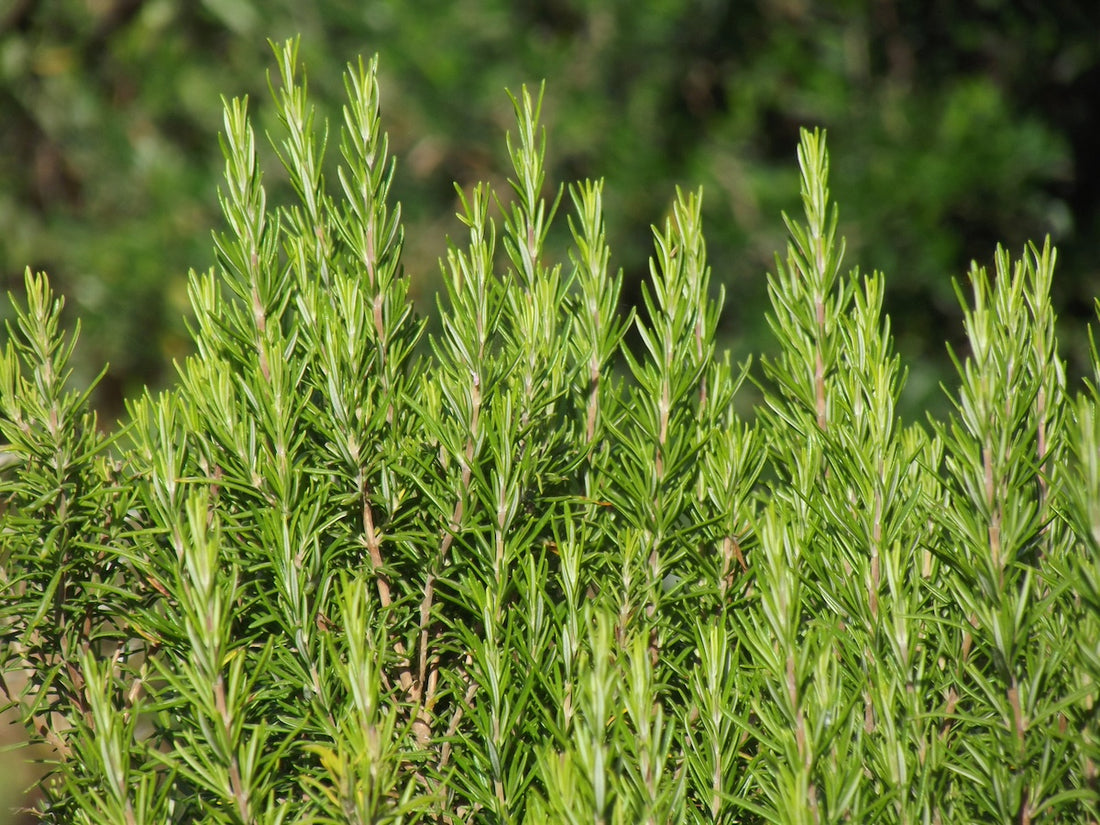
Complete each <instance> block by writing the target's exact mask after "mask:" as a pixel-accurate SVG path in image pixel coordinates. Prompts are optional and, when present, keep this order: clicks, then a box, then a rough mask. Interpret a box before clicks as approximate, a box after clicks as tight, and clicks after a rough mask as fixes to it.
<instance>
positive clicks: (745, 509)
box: [0, 43, 1100, 825]
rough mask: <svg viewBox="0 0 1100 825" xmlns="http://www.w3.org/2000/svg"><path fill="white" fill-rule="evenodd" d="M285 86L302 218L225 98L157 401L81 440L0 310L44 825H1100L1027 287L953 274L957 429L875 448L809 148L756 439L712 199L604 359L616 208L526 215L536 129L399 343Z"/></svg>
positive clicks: (856, 324)
mask: <svg viewBox="0 0 1100 825" xmlns="http://www.w3.org/2000/svg"><path fill="white" fill-rule="evenodd" d="M277 57H278V63H279V69H278V77H277V83H275V84H273V85H275V86H277V90H276V91H275V92H274V97H275V100H276V105H277V109H278V114H279V119H280V121H281V132H280V135H281V136H280V137H279V138H277V139H275V145H274V148H275V151H276V153H277V155H278V157H279V159H280V160H281V161H282V163H283V165H284V168H285V173H286V175H287V178H288V180H289V181H290V183H291V185H292V187H293V190H294V192H295V197H294V198H293V200H292V201H291V202H289V203H286V204H281V205H274V204H273V203H270V202H269V200H268V193H267V189H266V186H265V182H264V179H263V175H262V172H261V163H260V161H259V159H258V149H257V142H256V139H255V135H254V132H253V127H252V125H251V122H250V119H249V116H248V104H247V101H246V100H239V99H234V100H231V101H227V102H226V104H225V125H224V134H223V141H222V145H223V151H224V154H225V161H226V164H225V185H224V187H223V189H222V190H221V193H220V200H221V204H222V209H223V212H224V215H225V221H226V229H225V230H224V231H223V232H221V233H218V234H216V236H215V248H216V255H217V262H218V263H217V268H216V269H215V270H211V271H209V272H207V273H192V275H191V278H190V287H189V293H190V296H191V301H192V304H193V308H194V322H193V330H192V331H193V336H194V343H195V354H194V355H193V356H191V357H188V358H187V359H185V360H184V361H182V362H180V363H178V364H177V370H178V380H177V382H176V384H175V386H173V387H172V388H170V389H169V390H167V391H166V392H164V393H160V394H153V393H152V392H148V391H147V392H146V393H145V394H144V395H143V396H142V397H141V398H139V399H137V400H135V401H133V402H132V403H131V404H130V405H129V408H128V415H127V418H126V420H125V421H124V422H123V424H122V426H121V428H120V430H119V431H118V433H117V435H116V436H114V437H113V439H108V438H106V437H105V436H103V435H101V434H100V433H99V430H98V427H97V423H96V420H95V418H94V416H92V415H91V414H90V413H89V412H88V391H87V390H84V391H82V392H77V391H73V390H71V389H70V388H69V386H68V384H69V381H68V380H69V377H70V374H69V373H70V358H71V356H72V353H73V346H74V341H75V336H72V337H67V336H66V335H65V334H64V333H63V332H62V331H61V328H60V324H59V316H60V313H61V301H60V299H57V298H55V296H54V294H53V292H52V290H51V289H50V286H49V284H48V282H47V280H46V278H45V276H42V275H38V276H32V275H31V274H30V273H28V274H27V277H26V299H25V301H22V302H20V301H15V302H14V303H15V305H16V318H15V321H14V323H13V324H11V325H10V328H9V341H8V343H7V346H6V348H5V350H4V354H3V359H2V360H0V433H2V436H3V439H4V442H5V446H4V447H3V452H2V459H3V462H2V463H3V466H2V468H0V497H2V502H3V507H4V511H3V516H2V518H3V522H2V528H0V584H2V587H3V598H2V599H0V637H2V640H3V646H2V648H0V650H2V671H3V675H4V688H5V692H6V694H7V695H8V696H9V697H10V700H11V705H12V706H13V707H15V708H16V709H17V710H18V712H19V714H20V715H21V718H22V720H23V722H24V723H25V725H26V726H27V728H28V730H29V731H31V733H32V735H33V736H34V737H36V738H37V739H39V740H42V741H44V742H46V743H48V744H49V745H51V746H52V748H53V753H54V761H53V768H54V774H55V779H56V782H53V783H48V784H47V785H46V800H45V802H44V803H43V807H42V810H41V816H42V819H43V820H44V821H47V822H66V823H68V822H87V823H102V822H108V823H126V824H127V825H129V824H130V823H146V822H148V823H163V822H180V823H183V822H195V821H201V822H213V823H220V822H225V823H280V822H299V821H303V822H316V823H365V822H395V823H396V822H415V821H426V822H457V821H477V822H499V823H506V822H527V821H531V822H576V823H580V822H606V823H639V822H652V823H668V822H806V823H810V822H841V821H857V822H858V821H885V822H899V823H910V822H932V821H987V820H988V821H1016V822H1031V821H1033V820H1036V819H1039V818H1042V819H1044V820H1053V821H1063V820H1064V821H1089V817H1094V814H1093V813H1092V812H1093V811H1094V810H1095V806H1096V804H1097V801H1098V799H1097V797H1098V792H1097V781H1096V765H1097V762H1098V760H1100V740H1098V737H1097V733H1096V731H1097V720H1096V715H1095V714H1096V710H1095V708H1096V703H1097V700H1098V699H1100V696H1098V693H1100V657H1098V654H1097V649H1096V639H1098V638H1100V512H1098V508H1097V501H1098V500H1100V464H1098V462H1097V455H1098V454H1100V453H1098V449H1100V414H1098V412H1097V405H1098V404H1100V390H1097V389H1096V387H1097V386H1100V357H1097V356H1096V355H1095V353H1094V357H1093V363H1094V365H1095V370H1096V377H1095V378H1094V383H1093V384H1092V385H1090V386H1089V387H1088V389H1087V391H1085V392H1081V393H1072V392H1071V391H1070V389H1069V388H1067V386H1066V379H1065V376H1064V368H1063V365H1062V363H1061V361H1060V360H1059V355H1058V347H1057V342H1056V339H1055V330H1054V314H1053V311H1052V309H1051V306H1050V302H1049V290H1050V285H1051V278H1052V272H1053V266H1054V252H1053V250H1052V249H1050V247H1049V246H1044V247H1043V248H1042V249H1038V248H1034V247H1029V248H1028V249H1027V250H1026V252H1025V254H1024V255H1023V257H1022V258H1021V259H1020V260H1019V261H1017V262H1012V261H1011V260H1010V259H1009V256H1008V255H1007V254H1006V253H1003V252H999V253H998V255H997V258H996V271H995V273H994V274H993V275H992V276H991V275H989V274H988V273H986V272H985V271H984V270H982V269H980V268H977V267H975V268H974V269H973V270H972V272H971V273H970V285H971V288H972V290H973V297H972V299H970V300H969V301H967V300H966V299H965V298H963V305H964V311H965V316H966V335H967V342H968V343H967V349H966V350H965V351H963V352H961V354H959V355H958V356H957V358H956V363H957V365H958V373H959V381H960V386H959V389H958V390H957V392H955V393H953V394H952V398H953V402H954V411H953V412H952V413H951V414H950V415H949V416H948V417H947V418H946V420H944V421H936V420H932V421H930V427H924V426H922V425H921V424H908V425H906V424H903V423H902V421H901V419H900V418H899V414H898V410H897V405H898V397H899V394H900V392H901V388H902V385H903V382H904V378H905V373H904V371H903V369H902V367H901V364H900V359H899V358H898V356H897V355H896V354H895V353H894V349H893V343H892V339H891V334H890V325H889V320H888V319H887V318H886V317H885V316H884V314H883V312H882V301H883V278H882V276H881V275H880V274H878V273H874V274H872V275H870V276H864V275H861V274H860V273H859V272H858V271H853V272H850V273H846V272H845V271H844V270H843V268H842V266H843V260H842V259H843V253H844V242H843V240H842V239H840V238H839V237H838V235H837V213H836V209H835V207H834V206H833V205H832V203H831V201H830V198H829V191H828V155H827V153H826V149H825V141H824V136H823V135H822V134H821V133H819V132H813V133H810V132H804V133H803V135H802V141H801V145H800V147H799V153H798V158H799V162H800V166H801V172H802V196H803V205H804V212H805V217H804V220H802V221H799V220H795V219H791V218H788V219H787V227H788V230H789V233H790V238H791V241H790V244H789V248H788V252H787V256H786V258H785V259H781V260H778V261H777V266H776V272H775V275H774V276H772V277H771V279H770V281H769V291H770V295H771V300H772V311H771V313H770V314H769V316H768V322H769V324H770V326H771V328H772V329H773V331H774V333H775V336H776V340H777V343H778V355H776V356H775V357H772V358H768V359H765V360H763V362H762V371H761V373H760V374H758V375H754V380H756V381H757V382H758V383H759V385H760V390H761V393H762V396H763V399H764V400H763V403H762V405H761V406H760V407H759V408H758V409H757V410H756V411H755V413H754V415H753V416H752V417H751V418H750V419H743V418H742V417H741V416H740V415H739V414H738V412H737V411H736V409H735V406H734V401H735V397H736V395H737V393H738V390H739V387H740V386H741V383H742V380H743V379H744V377H745V376H746V375H747V374H748V373H749V366H748V365H745V366H744V367H740V368H736V367H734V365H733V364H731V361H730V358H729V356H728V354H727V355H723V356H719V355H717V354H716V351H715V350H716V345H715V336H716V330H717V326H718V323H719V312H720V309H721V304H722V299H721V297H719V298H717V299H715V298H714V297H712V290H711V289H710V273H711V271H710V268H709V265H708V261H707V252H706V248H705V245H704V241H703V233H702V226H701V225H702V211H701V196H700V195H699V194H698V193H694V194H685V193H682V192H678V193H677V196H676V198H675V201H674V203H673V206H672V209H671V211H670V213H669V216H668V218H667V219H666V221H665V223H664V225H663V226H661V227H657V228H655V230H654V237H655V254H654V257H653V260H652V263H651V278H650V281H649V283H648V284H647V287H646V289H645V291H644V301H643V303H644V307H643V309H644V312H643V313H641V314H640V315H639V316H638V317H633V316H630V317H626V318H623V317H620V316H619V314H618V310H617V307H618V299H619V293H620V289H621V285H622V281H621V277H620V276H619V275H614V274H613V273H611V272H610V271H609V261H610V255H609V250H608V244H607V240H606V229H605V223H604V218H603V204H602V199H603V186H602V184H601V183H593V182H583V183H578V184H576V185H573V186H571V187H569V188H568V198H566V191H565V190H564V189H557V190H554V189H552V188H550V187H548V185H547V183H546V171H545V136H544V132H543V131H542V127H541V125H540V118H541V114H542V103H543V96H542V93H541V91H540V93H539V94H537V95H535V94H532V93H530V92H529V91H527V90H526V89H524V90H522V91H521V93H520V94H519V95H518V96H515V97H514V98H513V99H512V102H513V105H514V111H515V119H516V132H515V134H514V135H513V134H509V136H508V140H507V144H506V145H507V149H508V154H509V157H510V159H511V162H512V169H511V170H510V172H509V178H508V182H509V184H510V188H511V190H512V194H511V197H508V196H507V195H506V194H505V193H502V192H498V191H496V190H495V189H494V188H493V187H491V186H490V185H489V184H478V185H476V186H474V187H473V188H472V189H470V190H465V189H462V188H459V197H460V201H461V205H462V212H461V214H460V216H459V217H460V219H461V221H462V226H463V237H462V238H460V239H458V240H455V241H452V242H451V243H450V245H449V247H448V251H447V254H446V259H445V261H444V262H443V264H442V280H443V285H444V289H443V292H442V293H441V294H440V296H439V298H438V303H439V313H440V321H441V323H440V326H439V328H438V332H437V333H433V334H427V332H426V329H425V323H424V322H423V321H422V320H420V319H419V318H418V317H417V316H416V314H415V313H414V312H413V309H412V305H411V298H410V290H409V280H408V277H407V275H406V274H405V273H404V271H403V269H402V265H401V254H402V245H403V242H404V235H403V230H402V224H401V214H400V210H399V208H398V207H397V206H396V204H394V203H392V201H391V200H390V194H391V187H392V183H393V175H394V164H393V162H392V160H391V159H390V158H389V155H388V146H387V138H386V136H385V135H384V133H383V132H382V131H381V127H380V123H379V108H378V84H377V67H376V63H375V62H374V61H372V62H370V63H363V62H362V61H360V62H359V63H357V64H353V65H351V66H349V68H348V72H347V75H346V88H347V94H348V100H347V104H346V106H345V108H344V110H343V120H342V123H341V125H340V128H339V134H338V141H337V142H338V145H339V150H340V160H339V168H338V171H337V172H336V174H335V175H329V174H326V173H325V172H324V169H325V166H324V154H325V149H326V147H327V143H328V138H329V131H328V128H327V126H320V125H318V123H317V122H316V120H315V118H314V114H313V110H312V109H311V108H310V103H309V101H308V99H307V95H306V88H305V83H304V81H303V80H301V79H300V78H299V77H298V76H297V74H296V72H297V62H298V61H297V45H296V44H295V43H288V44H286V46H284V47H283V48H281V49H278V50H277ZM563 203H564V204H567V205H568V206H569V207H571V208H572V214H571V215H570V217H569V218H568V225H569V228H570V230H571V235H572V240H573V249H572V251H571V252H570V254H569V261H568V263H566V262H555V261H553V260H552V257H551V254H550V251H549V250H548V232H549V231H550V227H551V224H552V221H553V220H554V219H555V216H556V213H557V211H558V209H559V208H560V207H562V205H563ZM962 294H963V293H962V290H961V289H960V296H962ZM630 325H633V326H634V328H635V329H636V330H637V333H638V336H639V338H640V340H641V341H642V344H643V348H642V350H641V351H640V352H639V354H637V355H632V354H631V352H630V351H629V350H628V349H626V347H625V346H624V345H623V336H624V334H625V333H626V331H627V329H628V326H630ZM425 340H426V342H427V347H423V346H419V344H420V343H421V342H424V341H425ZM624 369H625V373H624V371H623V370H624Z"/></svg>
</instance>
